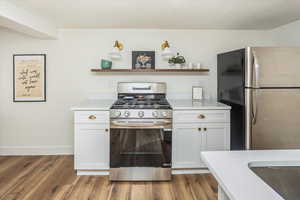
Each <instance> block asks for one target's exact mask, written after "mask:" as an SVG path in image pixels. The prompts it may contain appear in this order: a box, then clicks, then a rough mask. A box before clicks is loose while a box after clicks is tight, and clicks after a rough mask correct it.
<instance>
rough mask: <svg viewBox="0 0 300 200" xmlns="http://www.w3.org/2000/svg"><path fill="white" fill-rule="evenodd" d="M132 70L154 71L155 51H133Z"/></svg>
mask: <svg viewBox="0 0 300 200" xmlns="http://www.w3.org/2000/svg"><path fill="white" fill-rule="evenodd" d="M132 69H155V51H133V52H132Z"/></svg>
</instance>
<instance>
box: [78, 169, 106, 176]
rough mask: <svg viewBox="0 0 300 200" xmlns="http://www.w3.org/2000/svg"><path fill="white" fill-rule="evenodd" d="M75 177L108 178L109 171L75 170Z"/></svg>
mask: <svg viewBox="0 0 300 200" xmlns="http://www.w3.org/2000/svg"><path fill="white" fill-rule="evenodd" d="M76 174H77V176H108V175H109V171H105V170H77V173H76Z"/></svg>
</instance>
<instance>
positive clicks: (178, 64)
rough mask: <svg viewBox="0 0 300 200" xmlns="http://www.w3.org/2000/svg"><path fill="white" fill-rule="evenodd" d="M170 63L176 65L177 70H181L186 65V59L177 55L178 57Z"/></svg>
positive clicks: (170, 60)
mask: <svg viewBox="0 0 300 200" xmlns="http://www.w3.org/2000/svg"><path fill="white" fill-rule="evenodd" d="M168 63H169V64H170V65H175V66H176V68H181V67H182V66H183V65H184V64H185V58H184V57H183V56H181V55H179V53H177V55H176V56H173V57H172V58H170V59H169V61H168Z"/></svg>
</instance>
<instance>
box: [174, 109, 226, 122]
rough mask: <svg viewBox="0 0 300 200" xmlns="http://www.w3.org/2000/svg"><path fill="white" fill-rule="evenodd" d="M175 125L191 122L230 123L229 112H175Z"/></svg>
mask: <svg viewBox="0 0 300 200" xmlns="http://www.w3.org/2000/svg"><path fill="white" fill-rule="evenodd" d="M173 115H174V116H173V117H174V123H187V122H189V123H191V122H216V123H220V122H221V123H224V122H230V111H229V110H185V111H175V112H174V114H173Z"/></svg>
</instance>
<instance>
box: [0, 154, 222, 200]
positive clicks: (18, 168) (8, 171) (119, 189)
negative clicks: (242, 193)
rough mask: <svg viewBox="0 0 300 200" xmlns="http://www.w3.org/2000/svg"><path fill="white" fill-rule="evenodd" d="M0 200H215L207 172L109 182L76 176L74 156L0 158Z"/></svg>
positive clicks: (215, 186) (210, 177)
mask: <svg viewBox="0 0 300 200" xmlns="http://www.w3.org/2000/svg"><path fill="white" fill-rule="evenodd" d="M1 161H7V162H2V165H1V168H0V199H3V200H4V199H5V200H12V199H14V200H19V199H20V200H21V199H22V200H35V199H43V200H50V199H51V200H74V199H78V200H81V199H82V200H141V199H142V200H217V182H216V180H215V179H214V178H213V177H212V176H211V175H210V174H201V175H200V174H197V175H175V176H173V179H172V181H169V182H110V181H109V179H108V177H105V176H76V173H75V171H74V169H73V162H74V161H73V156H30V157H28V156H21V157H9V158H3V157H0V162H1Z"/></svg>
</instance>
